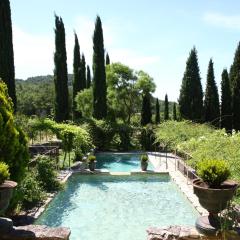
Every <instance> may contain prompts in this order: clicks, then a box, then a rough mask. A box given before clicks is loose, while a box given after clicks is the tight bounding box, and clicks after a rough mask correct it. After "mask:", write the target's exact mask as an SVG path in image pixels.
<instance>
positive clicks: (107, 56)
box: [106, 53, 110, 65]
mask: <svg viewBox="0 0 240 240" xmlns="http://www.w3.org/2000/svg"><path fill="white" fill-rule="evenodd" d="M109 64H110V58H109V55H108V53H107V54H106V65H109Z"/></svg>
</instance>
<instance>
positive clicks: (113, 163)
mask: <svg viewBox="0 0 240 240" xmlns="http://www.w3.org/2000/svg"><path fill="white" fill-rule="evenodd" d="M96 157H97V168H98V169H107V170H109V171H110V172H131V171H132V170H140V169H141V162H140V157H141V154H137V153H130V154H126V153H98V154H96ZM153 169H154V168H153V166H152V164H151V163H150V162H149V163H148V170H153Z"/></svg>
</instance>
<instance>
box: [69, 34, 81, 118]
mask: <svg viewBox="0 0 240 240" xmlns="http://www.w3.org/2000/svg"><path fill="white" fill-rule="evenodd" d="M74 36H75V45H74V51H73V104H72V106H73V119H74V120H77V119H79V118H80V117H81V113H80V112H79V111H77V104H76V102H75V97H76V96H77V94H78V92H79V91H80V90H81V89H82V88H83V86H82V84H81V74H80V73H81V59H80V46H79V42H78V37H77V34H76V33H75V34H74Z"/></svg>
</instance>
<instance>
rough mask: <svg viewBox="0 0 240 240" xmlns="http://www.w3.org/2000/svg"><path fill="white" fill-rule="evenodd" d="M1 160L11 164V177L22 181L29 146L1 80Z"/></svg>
mask: <svg viewBox="0 0 240 240" xmlns="http://www.w3.org/2000/svg"><path fill="white" fill-rule="evenodd" d="M0 149H1V154H0V161H2V162H5V163H6V164H7V165H8V166H9V172H10V175H11V179H13V180H14V181H20V180H21V179H22V176H23V175H24V172H25V168H26V166H27V163H28V160H29V156H28V146H27V139H26V136H25V134H24V133H23V132H22V131H21V129H20V128H18V127H17V126H16V124H15V123H14V117H13V104H12V101H11V98H9V96H8V90H7V86H6V85H5V83H3V82H2V81H1V80H0Z"/></svg>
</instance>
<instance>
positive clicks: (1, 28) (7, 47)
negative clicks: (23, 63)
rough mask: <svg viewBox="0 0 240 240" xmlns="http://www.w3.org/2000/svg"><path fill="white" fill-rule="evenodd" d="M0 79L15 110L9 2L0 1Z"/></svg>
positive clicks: (6, 0) (7, 0)
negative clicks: (5, 86)
mask: <svg viewBox="0 0 240 240" xmlns="http://www.w3.org/2000/svg"><path fill="white" fill-rule="evenodd" d="M0 78H2V80H3V81H4V82H5V83H6V85H7V87H8V94H9V96H10V97H11V99H12V101H13V104H14V108H15V110H16V108H17V99H16V90H15V69H14V54H13V40H12V20H11V9H10V2H9V0H1V1H0Z"/></svg>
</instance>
